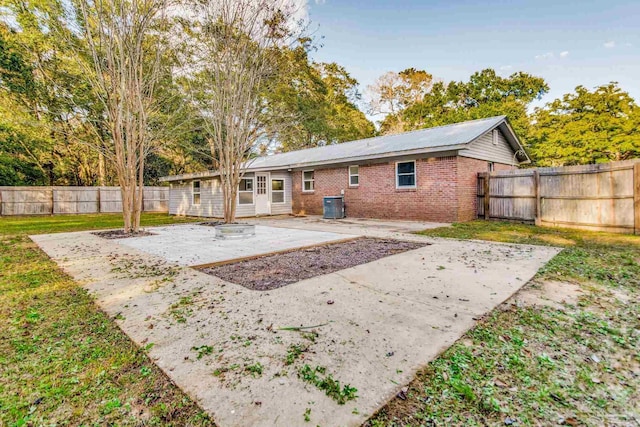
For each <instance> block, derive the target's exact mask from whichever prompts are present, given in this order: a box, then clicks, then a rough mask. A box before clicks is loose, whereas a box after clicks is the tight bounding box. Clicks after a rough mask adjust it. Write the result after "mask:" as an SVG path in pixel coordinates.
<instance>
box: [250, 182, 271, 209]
mask: <svg viewBox="0 0 640 427" xmlns="http://www.w3.org/2000/svg"><path fill="white" fill-rule="evenodd" d="M259 176H264V177H265V184H264V185H265V194H264V195H261V194H259V193H258V191H259V189H258V188H259V186H258V177H259ZM254 177H255V179H256V181H255V183H256V185H255V190H254V191H255V197H256V200H255V214H256V215H271V187H270V185H269V183H270V182H271V172H256V173H255V174H254ZM260 196H265V197H266V202H267V203H266V210H265V211H263V212H259V211H258V209H259V208H260V207H261V206H260V203H259V202H258V198H259V197H260Z"/></svg>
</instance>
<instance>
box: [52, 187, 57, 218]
mask: <svg viewBox="0 0 640 427" xmlns="http://www.w3.org/2000/svg"><path fill="white" fill-rule="evenodd" d="M55 193H56V188H55V187H51V215H53V214H55V213H56V208H55V203H56V196H55Z"/></svg>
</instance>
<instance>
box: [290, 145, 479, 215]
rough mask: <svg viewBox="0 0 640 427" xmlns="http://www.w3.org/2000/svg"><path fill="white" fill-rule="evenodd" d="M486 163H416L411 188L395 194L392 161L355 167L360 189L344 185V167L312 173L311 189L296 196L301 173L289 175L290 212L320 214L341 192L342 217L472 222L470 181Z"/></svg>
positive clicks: (473, 187) (473, 181)
mask: <svg viewBox="0 0 640 427" xmlns="http://www.w3.org/2000/svg"><path fill="white" fill-rule="evenodd" d="M487 168H488V167H487V162H485V161H482V160H475V159H468V158H463V157H440V158H427V159H419V160H416V180H417V185H416V187H417V188H415V189H397V188H396V177H395V162H389V163H380V164H373V165H360V168H359V173H360V179H359V181H360V185H359V186H358V187H350V186H349V172H348V168H347V167H346V166H345V167H340V168H332V169H316V170H315V171H314V179H315V190H314V191H313V192H312V193H305V192H302V172H300V171H297V172H293V176H292V179H293V187H292V194H293V212H294V213H306V214H309V215H321V214H322V198H323V197H324V196H336V195H340V191H341V190H344V197H345V205H346V212H347V216H350V217H359V218H382V219H417V220H425V221H438V222H453V221H467V220H470V219H474V218H475V217H476V211H477V208H476V203H477V201H476V199H477V197H476V185H477V184H476V180H477V173H478V172H486V171H487Z"/></svg>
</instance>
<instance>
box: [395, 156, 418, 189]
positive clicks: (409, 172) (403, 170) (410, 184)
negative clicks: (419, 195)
mask: <svg viewBox="0 0 640 427" xmlns="http://www.w3.org/2000/svg"><path fill="white" fill-rule="evenodd" d="M396 187H397V188H416V162H415V161H413V160H412V161H410V162H398V163H396Z"/></svg>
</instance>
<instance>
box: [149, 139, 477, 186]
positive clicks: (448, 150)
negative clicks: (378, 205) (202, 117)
mask: <svg viewBox="0 0 640 427" xmlns="http://www.w3.org/2000/svg"><path fill="white" fill-rule="evenodd" d="M466 146H467V144H457V145H444V146H440V147H431V148H428V149H424V148H421V149H416V150H401V151H393V152H388V153H384V154H371V155H367V156H352V157H345V158H341V159H332V160H323V161H318V162H303V163H294V164H288V165H280V166H273V167H251V165H250V164H249V165H248V166H247V168H246V172H252V173H253V172H267V171H277V170H293V169H303V168H317V167H325V166H332V165H342V164H353V163H362V162H367V161H372V160H390V159H396V158H402V157H411V156H419V155H424V154H427V155H429V154H440V155H447V154H452V155H455V153H456V152H457V151H459V150H461V149H463V148H465V147H466ZM219 175H220V174H219V173H218V172H216V171H205V172H197V173H192V174H183V175H173V176H165V177H162V178H160V182H175V181H186V180H193V179H198V178H213V177H216V176H219Z"/></svg>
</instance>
